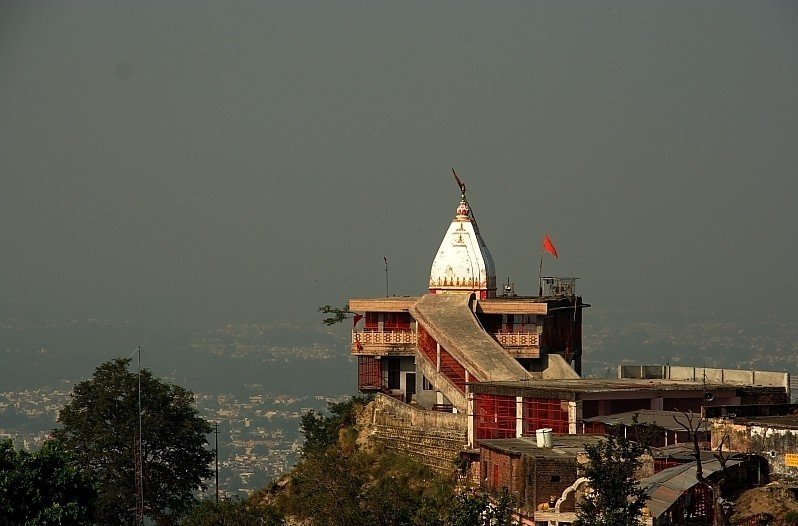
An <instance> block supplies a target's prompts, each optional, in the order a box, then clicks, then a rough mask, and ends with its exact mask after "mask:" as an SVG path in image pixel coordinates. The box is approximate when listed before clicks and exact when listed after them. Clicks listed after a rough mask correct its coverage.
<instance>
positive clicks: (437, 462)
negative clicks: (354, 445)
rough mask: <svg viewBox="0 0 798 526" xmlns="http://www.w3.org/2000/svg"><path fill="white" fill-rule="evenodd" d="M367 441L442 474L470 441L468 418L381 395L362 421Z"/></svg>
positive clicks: (448, 469)
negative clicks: (412, 458)
mask: <svg viewBox="0 0 798 526" xmlns="http://www.w3.org/2000/svg"><path fill="white" fill-rule="evenodd" d="M359 424H360V426H361V427H362V429H363V431H364V432H363V434H362V435H361V436H364V438H365V439H366V440H367V441H368V442H371V443H373V444H375V445H377V446H378V447H384V448H386V449H389V450H392V451H398V452H402V453H407V454H409V455H410V456H412V457H414V458H416V459H417V460H419V461H420V462H422V463H423V464H425V465H427V466H429V467H430V468H432V469H434V470H436V471H438V472H439V473H442V474H446V475H449V474H453V473H454V472H455V460H456V459H457V457H458V455H459V452H460V451H461V450H462V449H463V448H464V447H465V445H466V443H467V442H468V432H467V419H466V415H464V414H462V413H459V414H456V413H441V412H438V411H425V410H423V409H420V408H416V407H413V406H411V405H409V404H405V403H402V402H400V401H398V400H395V399H393V398H391V397H388V396H385V395H382V394H378V395H377V397H376V398H375V400H374V401H373V402H371V403H370V404H369V405H368V406H367V407H366V409H365V410H364V412H363V414H362V415H361V417H360V421H359Z"/></svg>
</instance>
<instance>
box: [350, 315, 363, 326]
mask: <svg viewBox="0 0 798 526" xmlns="http://www.w3.org/2000/svg"><path fill="white" fill-rule="evenodd" d="M362 319H363V315H362V314H355V323H353V324H352V327H355V326H356V325H357V322H359V321H360V320H362Z"/></svg>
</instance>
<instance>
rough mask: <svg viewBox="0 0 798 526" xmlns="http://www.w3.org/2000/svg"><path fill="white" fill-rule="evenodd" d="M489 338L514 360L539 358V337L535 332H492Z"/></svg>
mask: <svg viewBox="0 0 798 526" xmlns="http://www.w3.org/2000/svg"><path fill="white" fill-rule="evenodd" d="M491 336H493V338H494V339H495V340H496V341H497V342H499V345H501V346H502V347H504V348H505V349H507V351H508V352H509V353H510V354H511V355H513V356H515V357H516V358H539V357H540V336H539V335H538V333H537V332H494V333H493V334H491Z"/></svg>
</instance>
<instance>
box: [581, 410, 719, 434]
mask: <svg viewBox="0 0 798 526" xmlns="http://www.w3.org/2000/svg"><path fill="white" fill-rule="evenodd" d="M635 417H637V423H638V424H654V425H657V426H659V427H662V428H663V429H667V430H668V431H684V426H682V425H681V424H679V423H677V422H676V420H674V418H677V419H679V421H682V422H684V421H685V417H684V415H683V414H682V413H681V412H679V411H656V410H653V409H638V410H636V411H629V412H626V413H618V414H614V415H603V416H594V417H592V418H585V422H601V423H603V424H607V425H616V424H623V425H625V426H631V425H634V424H635V421H634V420H635ZM711 427H712V424H711V423H709V422H707V421H703V422H702V423H701V427H700V428H699V429H700V430H702V431H706V430H708V429H710V428H711Z"/></svg>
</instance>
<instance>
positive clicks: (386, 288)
mask: <svg viewBox="0 0 798 526" xmlns="http://www.w3.org/2000/svg"><path fill="white" fill-rule="evenodd" d="M382 259H383V260H384V261H385V297H386V298H387V297H388V258H387V257H385V256H382Z"/></svg>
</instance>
